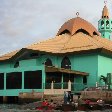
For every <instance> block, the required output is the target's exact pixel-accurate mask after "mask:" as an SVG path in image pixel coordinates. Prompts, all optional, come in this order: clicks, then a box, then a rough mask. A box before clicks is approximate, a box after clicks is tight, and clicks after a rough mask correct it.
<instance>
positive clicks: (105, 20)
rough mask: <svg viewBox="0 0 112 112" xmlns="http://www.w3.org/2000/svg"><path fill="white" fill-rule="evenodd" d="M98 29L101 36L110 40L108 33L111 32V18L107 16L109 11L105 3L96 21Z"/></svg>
mask: <svg viewBox="0 0 112 112" xmlns="http://www.w3.org/2000/svg"><path fill="white" fill-rule="evenodd" d="M98 30H99V32H100V33H101V36H102V37H103V38H107V39H109V40H111V37H110V34H111V32H112V19H110V18H109V11H108V8H107V6H106V3H105V6H104V8H103V11H102V17H101V19H100V20H99V21H98Z"/></svg>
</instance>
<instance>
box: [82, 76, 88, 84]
mask: <svg viewBox="0 0 112 112" xmlns="http://www.w3.org/2000/svg"><path fill="white" fill-rule="evenodd" d="M83 84H87V77H86V76H84V77H83Z"/></svg>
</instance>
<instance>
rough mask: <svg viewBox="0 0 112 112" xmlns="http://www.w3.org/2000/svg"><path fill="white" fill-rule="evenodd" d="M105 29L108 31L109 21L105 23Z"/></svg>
mask: <svg viewBox="0 0 112 112" xmlns="http://www.w3.org/2000/svg"><path fill="white" fill-rule="evenodd" d="M106 28H107V29H109V21H108V20H107V21H106Z"/></svg>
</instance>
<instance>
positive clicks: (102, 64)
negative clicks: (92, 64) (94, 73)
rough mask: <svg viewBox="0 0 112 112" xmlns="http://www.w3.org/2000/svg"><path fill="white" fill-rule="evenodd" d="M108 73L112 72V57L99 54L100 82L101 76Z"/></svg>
mask: <svg viewBox="0 0 112 112" xmlns="http://www.w3.org/2000/svg"><path fill="white" fill-rule="evenodd" d="M107 73H112V58H110V57H106V56H102V55H98V80H99V82H100V83H102V81H100V76H101V75H103V76H107Z"/></svg>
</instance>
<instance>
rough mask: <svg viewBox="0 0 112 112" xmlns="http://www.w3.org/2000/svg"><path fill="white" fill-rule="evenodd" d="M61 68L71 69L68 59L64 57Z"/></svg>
mask: <svg viewBox="0 0 112 112" xmlns="http://www.w3.org/2000/svg"><path fill="white" fill-rule="evenodd" d="M61 68H66V69H71V62H70V60H69V58H68V57H64V58H63V60H62V62H61Z"/></svg>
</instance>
